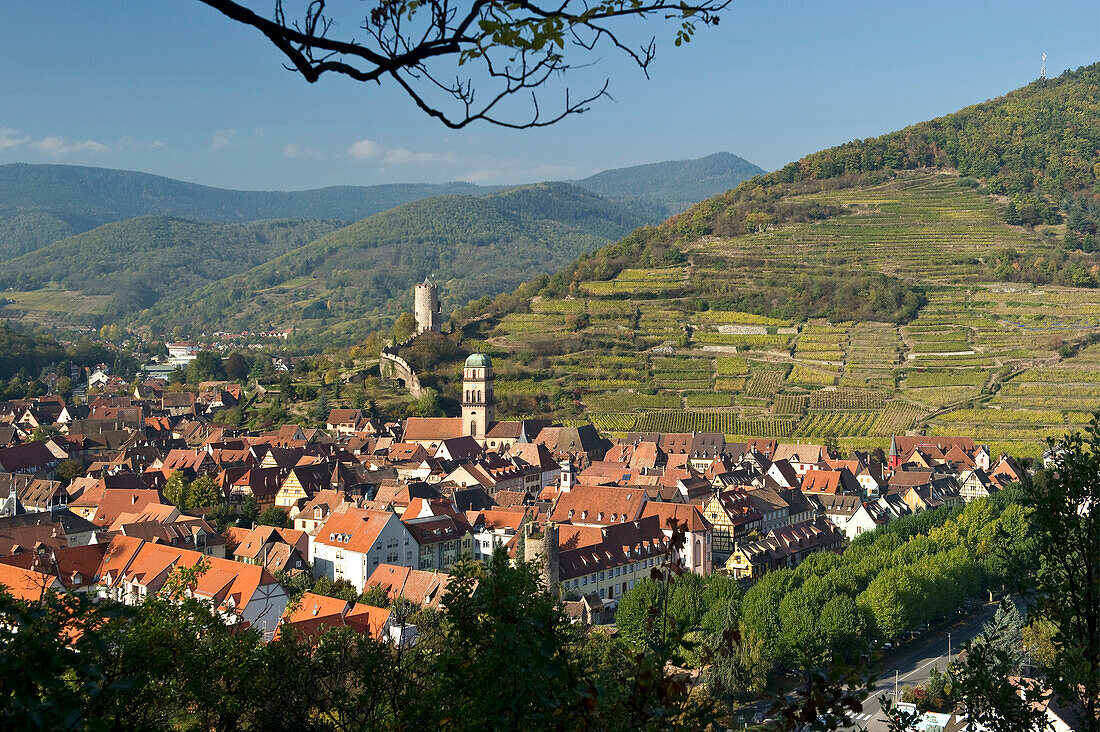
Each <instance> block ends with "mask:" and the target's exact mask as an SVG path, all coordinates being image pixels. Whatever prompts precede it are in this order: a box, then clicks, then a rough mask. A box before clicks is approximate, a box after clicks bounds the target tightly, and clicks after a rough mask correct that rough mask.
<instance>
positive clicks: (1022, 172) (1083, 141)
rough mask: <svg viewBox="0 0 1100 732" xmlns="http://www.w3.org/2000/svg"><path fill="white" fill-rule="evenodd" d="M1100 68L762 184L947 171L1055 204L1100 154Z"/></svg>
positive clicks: (792, 169)
mask: <svg viewBox="0 0 1100 732" xmlns="http://www.w3.org/2000/svg"><path fill="white" fill-rule="evenodd" d="M1098 83H1100V64H1093V65H1091V66H1084V67H1081V68H1079V69H1077V70H1076V71H1067V72H1066V73H1065V74H1063V75H1062V76H1059V77H1056V78H1053V79H1040V80H1038V81H1035V82H1033V83H1031V84H1029V85H1028V86H1025V87H1023V88H1022V89H1017V90H1016V91H1013V92H1010V93H1009V94H1007V95H1005V96H1003V97H1000V98H998V99H994V100H992V101H989V102H984V103H982V104H977V105H974V106H972V107H967V108H966V109H963V110H961V111H959V112H955V113H954V114H949V115H946V116H944V117H939V118H937V119H935V120H932V121H930V122H921V123H920V124H916V125H913V126H911V127H906V128H905V129H903V130H899V131H898V132H894V133H891V134H888V135H884V136H882V137H879V138H875V139H872V140H861V141H856V142H850V143H847V144H845V145H841V146H839V147H835V148H830V149H828V150H823V151H821V152H819V153H814V154H813V155H808V156H806V157H805V158H803V159H802V160H800V161H798V162H797V163H791V164H789V165H787V166H785V167H784V168H782V169H781V170H779V171H777V172H775V173H771V174H770V175H768V176H765V181H764V183H765V184H770V183H773V182H792V181H799V180H806V179H821V178H831V177H836V176H841V175H844V174H847V173H853V172H857V173H866V172H871V171H880V170H903V169H909V168H922V167H933V166H937V167H939V166H945V165H951V166H953V167H955V168H957V169H958V171H959V172H960V173H961V174H962V175H964V176H972V177H974V178H978V179H981V180H984V181H985V184H986V186H987V187H988V188H990V189H991V190H993V191H996V192H1000V193H1008V194H1013V195H1015V194H1020V193H1024V192H1028V191H1041V192H1043V193H1046V194H1048V195H1053V196H1056V200H1057V199H1060V198H1061V197H1062V195H1063V194H1064V193H1065V192H1067V191H1071V192H1072V191H1078V190H1084V189H1089V188H1091V187H1092V186H1093V185H1094V184H1095V183H1096V174H1097V173H1096V169H1095V164H1096V163H1097V162H1098V157H1097V156H1098V155H1100V153H1097V151H1098V150H1100V125H1098V124H1097V122H1096V120H1097V119H1100V106H1098V105H1100V98H1098V97H1097V95H1096V91H1095V90H1096V87H1097V84H1098Z"/></svg>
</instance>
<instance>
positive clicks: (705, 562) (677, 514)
mask: <svg viewBox="0 0 1100 732" xmlns="http://www.w3.org/2000/svg"><path fill="white" fill-rule="evenodd" d="M651 516H656V517H657V520H658V525H659V526H660V527H661V531H662V532H663V533H664V535H665V537H666V538H671V537H672V531H673V524H675V525H676V526H677V527H682V528H683V529H684V546H683V547H682V548H681V549H680V550H679V552H678V559H679V560H680V563H681V566H682V567H683V568H684V569H685V570H687V571H689V572H693V573H695V574H700V575H703V576H706V575H709V574H710V573H711V570H712V555H713V552H714V546H713V541H714V535H713V527H712V526H711V524H710V522H709V521H707V519H706V517H705V516H703V512H702V510H701V509H700V508H699V506H696V505H692V504H684V503H658V502H657V501H650V502H648V503H646V504H645V508H644V509H643V510H642V518H649V517H651Z"/></svg>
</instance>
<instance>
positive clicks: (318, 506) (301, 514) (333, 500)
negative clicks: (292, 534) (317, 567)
mask: <svg viewBox="0 0 1100 732" xmlns="http://www.w3.org/2000/svg"><path fill="white" fill-rule="evenodd" d="M349 503H350V502H349V501H348V500H347V498H346V497H345V495H344V493H343V492H342V491H338V490H333V489H326V490H323V491H318V492H317V493H316V494H315V495H314V496H313V498H311V499H310V500H309V503H307V504H306V505H305V506H303V507H302V509H301V510H300V511H298V513H296V514H294V515H293V516H291V518H292V519H293V520H294V528H295V529H297V530H298V531H303V532H305V533H307V534H312V533H314V531H316V530H317V529H318V528H319V527H320V526H321V525H322V524H323V523H324V522H325V521H326V520H327V519H328V517H329V515H330V514H331V513H332V512H333V511H335V510H336V509H337V508H339V507H340V506H343V505H345V504H349ZM307 551H308V547H307Z"/></svg>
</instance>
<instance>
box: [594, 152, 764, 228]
mask: <svg viewBox="0 0 1100 732" xmlns="http://www.w3.org/2000/svg"><path fill="white" fill-rule="evenodd" d="M765 172H767V171H765V170H763V169H762V168H760V167H759V166H756V165H753V164H752V163H750V162H749V161H747V160H745V159H744V158H739V157H737V156H736V155H733V154H731V153H727V152H721V153H715V154H713V155H708V156H706V157H705V158H697V159H695V160H670V161H667V162H663V163H650V164H648V165H635V166H632V167H629V168H617V169H615V170H605V171H603V172H600V173H596V174H595V175H590V176H588V177H587V178H582V179H581V180H577V181H573V182H574V183H576V184H577V185H578V186H580V187H581V188H586V189H588V190H590V191H592V192H593V193H598V194H599V195H601V196H603V197H604V198H607V199H610V200H612V201H619V202H621V203H624V204H626V205H627V206H631V207H632V208H637V209H640V210H643V211H652V212H653V213H654V215H655V216H656V219H657V220H659V221H664V220H665V219H667V218H668V217H669V216H671V215H673V214H677V213H680V212H681V211H685V210H687V209H688V207H690V206H692V205H693V204H696V203H698V202H699V201H702V200H703V199H705V198H709V197H710V196H713V195H714V194H716V193H721V192H722V191H727V190H729V189H730V188H734V187H736V185H737V183H740V182H741V181H743V180H746V179H748V178H752V177H753V176H754V175H762V174H764V173H765ZM734 181H736V183H735V182H734Z"/></svg>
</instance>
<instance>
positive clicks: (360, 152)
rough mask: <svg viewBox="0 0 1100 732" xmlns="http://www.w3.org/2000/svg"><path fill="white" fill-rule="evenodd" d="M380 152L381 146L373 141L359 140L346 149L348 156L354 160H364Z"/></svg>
mask: <svg viewBox="0 0 1100 732" xmlns="http://www.w3.org/2000/svg"><path fill="white" fill-rule="evenodd" d="M380 152H382V146H381V145H379V144H378V143H377V142H375V141H374V140H360V141H359V142H357V143H355V144H353V145H352V146H351V147H349V148H348V155H350V156H352V157H353V158H355V159H356V160H366V159H367V158H372V157H374V156H375V155H377V154H379V153H380Z"/></svg>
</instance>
